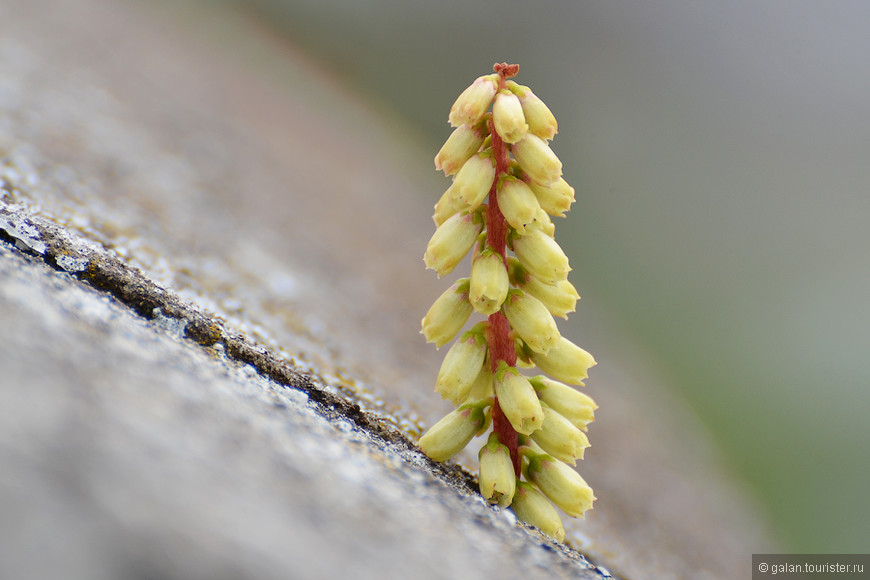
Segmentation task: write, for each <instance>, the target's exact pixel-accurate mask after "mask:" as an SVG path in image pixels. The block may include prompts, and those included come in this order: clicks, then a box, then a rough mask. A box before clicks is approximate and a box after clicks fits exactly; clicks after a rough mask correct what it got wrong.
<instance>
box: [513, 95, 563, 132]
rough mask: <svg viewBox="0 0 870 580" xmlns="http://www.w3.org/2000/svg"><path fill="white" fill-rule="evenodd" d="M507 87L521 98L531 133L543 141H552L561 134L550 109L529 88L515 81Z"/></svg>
mask: <svg viewBox="0 0 870 580" xmlns="http://www.w3.org/2000/svg"><path fill="white" fill-rule="evenodd" d="M507 86H508V88H509V89H510V90H511V92H513V93H514V94H515V95H516V96H517V97H519V99H520V103H522V107H523V113H524V114H525V116H526V122H527V123H528V124H529V132H530V133H533V134H535V135H537V136H538V137H540V138H541V139H546V140H548V141H549V140H550V139H552V138H553V137H554V136H555V135H556V133H558V132H559V125H558V123H556V117H554V116H553V113H552V112H550V109H549V107H547V105H545V104H544V102H543V101H542V100H541V99H539V98H538V96H537V95H535V93H533V92H532V90H531V89H530V88H529V87H526V86H523V85H520V84H517V83H515V82H514V81H507Z"/></svg>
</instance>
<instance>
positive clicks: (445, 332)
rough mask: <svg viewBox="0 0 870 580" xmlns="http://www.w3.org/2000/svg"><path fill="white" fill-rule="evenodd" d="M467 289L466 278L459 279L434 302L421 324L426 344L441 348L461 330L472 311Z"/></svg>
mask: <svg viewBox="0 0 870 580" xmlns="http://www.w3.org/2000/svg"><path fill="white" fill-rule="evenodd" d="M468 288H469V280H468V278H461V279H459V280H457V281H456V283H455V284H453V286H451V287H450V288H448V289H447V290H445V291H444V293H443V294H441V296H439V297H438V299H437V300H435V302H434V303H433V304H432V307H431V308H429V312H427V313H426V316H424V317H423V321H422V323H421V324H422V326H423V330H422V331H421V332H422V333H423V336H425V337H426V342H434V343H435V346H436V347H437V348H441V347H442V346H443V345H445V344H447V343H448V342H450V341H451V340H453V338H454V337H455V336H456V335H457V334H458V333H459V331H460V330H462V327H463V326H464V325H465V323H466V322H467V321H468V317H469V316H471V311H472V307H471V303H470V302H469V301H468Z"/></svg>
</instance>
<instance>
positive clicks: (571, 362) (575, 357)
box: [532, 336, 597, 385]
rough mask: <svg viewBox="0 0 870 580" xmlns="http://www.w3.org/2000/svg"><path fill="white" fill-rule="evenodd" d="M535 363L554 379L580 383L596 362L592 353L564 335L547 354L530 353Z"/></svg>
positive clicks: (572, 383) (575, 383) (573, 383)
mask: <svg viewBox="0 0 870 580" xmlns="http://www.w3.org/2000/svg"><path fill="white" fill-rule="evenodd" d="M532 360H533V361H534V363H535V365H537V367H538V368H539V369H541V370H542V371H544V372H545V373H547V374H548V375H550V376H551V377H553V378H555V379H556V380H559V381H562V382H565V383H568V384H571V385H582V384H583V381H584V380H585V379H586V377H587V376H588V371H589V369H590V368H591V367H594V366H595V365H596V364H597V363H596V362H595V359H594V358H592V355H591V354H589V353H588V352H586V351H585V350H583V349H582V348H580V347H579V346H577V345H576V344H574V343H573V342H571V341H570V340H568V339H567V338H565V337H564V336H563V337H562V338H561V339H560V340H559V342H557V343H556V345H555V346H554V347H553V348H551V349H550V350H549V352H547V354H539V353H536V352H533V353H532Z"/></svg>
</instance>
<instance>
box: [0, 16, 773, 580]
mask: <svg viewBox="0 0 870 580" xmlns="http://www.w3.org/2000/svg"><path fill="white" fill-rule="evenodd" d="M161 10H164V9H161ZM161 10H157V9H156V8H154V7H153V5H149V4H128V3H125V2H108V1H104V0H76V1H65V2H49V1H48V0H44V1H43V0H34V1H29V2H20V3H14V2H12V3H6V4H5V5H0V39H2V40H0V237H2V242H0V321H2V332H0V513H2V514H3V516H4V517H3V518H0V577H3V578H7V577H9V578H18V577H22V578H23V577H28V578H29V577H61V576H63V577H65V578H102V577H106V578H109V577H112V578H117V577H134V578H135V577H170V578H199V577H203V578H206V577H208V578H222V577H227V578H235V577H256V578H270V577H279V576H280V577H282V578H286V577H294V578H295V577H298V578H329V577H337V576H342V575H344V574H353V575H354V576H355V577H363V578H366V577H415V578H420V577H422V578H426V577H432V578H441V577H484V576H486V577H489V576H491V575H494V574H499V575H502V577H517V576H520V575H522V576H524V577H530V578H536V577H541V578H544V577H547V578H551V577H557V578H558V577H600V576H601V575H602V574H601V571H600V570H598V571H597V570H595V569H594V568H591V567H589V566H588V564H586V563H585V561H584V560H583V559H582V558H581V557H580V556H579V555H578V554H577V553H576V552H574V551H572V550H570V549H567V548H565V547H563V546H558V545H555V544H553V543H550V542H548V541H546V540H545V539H543V538H541V537H540V536H538V535H536V533H535V532H529V531H527V530H526V529H525V528H522V527H520V526H516V525H514V524H513V523H512V521H511V519H510V516H509V513H506V512H499V511H497V510H493V509H492V508H489V507H487V506H486V505H484V504H483V503H482V502H481V501H480V500H479V499H478V498H476V497H475V496H474V494H473V493H471V492H470V491H469V483H468V477H467V475H466V474H464V472H462V471H461V470H458V469H456V468H444V467H441V466H438V465H435V464H432V463H431V462H429V461H427V460H426V459H425V458H423V457H422V456H421V455H419V453H417V452H416V451H414V448H413V445H412V443H410V442H409V439H408V437H407V436H408V435H410V436H411V437H413V434H414V433H415V430H416V428H417V427H416V425H417V423H418V421H420V422H422V423H424V424H431V423H432V422H434V421H435V420H436V419H437V418H438V417H439V416H440V415H442V414H443V413H445V412H446V411H447V410H448V408H449V407H448V406H447V405H446V404H443V403H442V402H440V401H438V400H437V396H436V395H435V394H434V393H433V392H432V386H431V384H432V377H434V375H435V372H436V370H437V367H438V364H439V363H440V357H441V356H442V355H441V354H439V353H437V352H435V351H434V349H431V348H429V347H428V346H427V345H424V344H423V341H422V340H421V339H419V337H417V336H416V334H415V333H416V325H417V321H418V320H419V318H420V316H421V314H422V313H424V312H425V310H426V308H427V307H428V305H429V304H430V303H431V301H432V300H433V299H434V298H435V297H436V296H437V295H438V293H439V292H440V291H441V289H442V286H443V285H442V284H436V283H434V282H433V280H432V277H431V276H428V275H426V274H424V273H423V272H422V265H421V262H420V256H421V255H422V251H423V248H424V246H425V243H426V240H427V239H428V236H429V235H430V234H431V231H432V224H431V221H430V219H429V214H430V212H431V203H430V201H427V200H431V199H434V198H435V196H437V195H438V194H440V191H441V190H442V189H443V183H441V181H440V180H438V179H437V177H436V176H434V175H433V172H432V171H431V167H430V163H431V157H432V154H431V152H425V151H418V150H417V149H416V148H415V145H414V144H413V142H410V141H409V138H407V137H404V136H402V134H401V133H402V132H400V131H397V128H396V127H395V126H394V125H391V124H390V123H391V121H389V119H388V118H386V117H384V116H383V114H382V113H380V112H378V111H376V110H374V109H372V108H370V107H367V106H366V105H364V104H362V103H360V102H359V101H358V99H357V98H355V97H354V96H353V95H351V94H348V93H347V91H346V90H345V89H344V88H343V87H342V86H341V85H340V84H339V83H337V82H336V81H335V79H332V78H330V77H329V76H328V75H325V74H324V73H322V72H321V71H319V70H317V69H316V68H315V67H313V66H311V65H310V64H309V63H307V62H306V61H305V60H304V59H302V58H301V57H300V56H299V55H298V54H296V53H295V52H294V51H293V50H292V49H291V48H290V47H288V46H287V45H286V44H285V43H284V41H282V40H279V39H274V38H271V37H269V36H268V34H266V33H264V32H263V31H262V30H260V29H258V27H257V24H256V22H250V21H247V20H246V19H245V18H242V17H240V16H239V15H236V14H232V13H226V12H223V11H209V12H204V13H197V15H196V20H194V19H192V18H191V15H189V14H187V13H185V12H184V11H183V10H180V9H177V10H176V12H174V13H171V14H170V13H168V12H164V11H161ZM583 307H584V309H585V312H587V313H588V314H585V316H586V318H585V320H586V323H585V326H586V327H587V328H588V330H589V335H590V336H589V337H583V338H582V340H580V342H581V344H583V345H584V346H586V347H588V348H589V349H590V350H591V351H592V352H594V353H595V354H596V355H597V358H598V359H599V362H600V363H601V364H600V366H599V367H598V368H596V369H595V371H596V372H595V376H594V380H592V381H590V385H592V384H594V387H592V386H590V392H591V394H593V396H595V398H596V399H597V400H598V401H599V403H600V405H601V412H600V413H599V417H598V419H597V421H596V423H595V424H594V425H593V429H592V430H591V431H590V436H591V438H592V441H593V445H594V447H593V448H592V449H591V450H590V453H589V458H588V459H587V460H586V461H584V464H585V465H583V467H582V469H583V473H584V475H585V476H586V478H587V479H588V480H589V481H590V482H591V483H592V484H593V486H594V487H595V489H596V494H597V496H598V497H599V502H598V503H597V505H596V508H595V510H593V512H591V514H590V515H589V516H588V517H587V519H586V520H585V521H580V522H570V523H569V524H568V530H569V538H570V540H571V542H572V544H573V545H574V546H576V547H578V548H580V549H581V550H582V551H583V552H584V553H587V554H590V555H591V556H592V558H593V559H594V560H595V561H597V562H599V563H601V564H602V565H604V566H606V567H607V568H610V569H613V570H618V571H619V572H620V573H621V574H622V575H624V576H626V577H637V578H643V577H654V578H682V577H692V578H723V577H739V576H741V575H744V571H745V570H746V569H747V566H748V565H749V554H750V553H751V552H753V551H756V552H761V551H765V546H767V545H769V544H768V543H767V542H768V540H767V539H766V537H765V534H764V533H763V531H762V529H763V526H762V524H761V523H759V522H760V518H757V517H756V516H755V515H754V514H753V511H752V507H751V504H749V503H748V502H747V501H746V499H745V497H743V496H742V495H741V494H740V491H739V489H738V488H737V487H736V486H735V485H734V484H733V482H731V481H730V480H729V479H728V478H727V476H726V475H724V474H723V472H722V471H721V469H720V468H719V467H718V466H717V464H716V460H715V456H714V455H713V454H712V453H711V451H710V448H709V446H708V445H707V443H706V441H705V438H704V435H703V431H702V430H701V429H699V428H698V426H697V425H695V424H694V423H693V422H692V419H691V416H690V415H688V414H687V413H686V412H685V411H683V410H682V408H681V407H680V405H679V403H678V402H676V401H674V400H672V399H671V398H670V397H669V395H668V394H667V389H666V388H665V387H663V386H662V385H661V384H660V383H658V382H657V381H656V379H655V375H654V373H652V372H651V371H650V367H649V365H646V364H645V363H644V359H643V355H642V353H641V352H639V351H637V350H636V349H634V348H633V347H632V345H631V342H630V341H629V340H626V339H625V337H623V336H620V334H619V330H618V329H614V328H613V327H612V325H610V324H608V319H607V317H606V315H605V314H603V313H597V312H595V310H594V305H586V304H584V305H583ZM387 409H390V411H389V412H388V411H387ZM469 465H473V462H469Z"/></svg>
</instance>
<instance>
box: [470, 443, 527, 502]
mask: <svg viewBox="0 0 870 580" xmlns="http://www.w3.org/2000/svg"><path fill="white" fill-rule="evenodd" d="M478 458H479V459H480V495H482V496H483V497H484V499H486V500H487V501H488V502H489V503H495V504H498V505H499V506H501V507H507V506H509V505H511V501H512V500H513V498H514V491H516V486H517V476H516V473H515V472H514V464H513V462H512V461H511V454H510V451H508V448H507V447H506V446H504V445H502V444H501V443H499V440H498V435H497V434H496V433H491V434H490V436H489V440H488V441H487V443H486V445H484V446H483V447H481V448H480V453H478Z"/></svg>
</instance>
